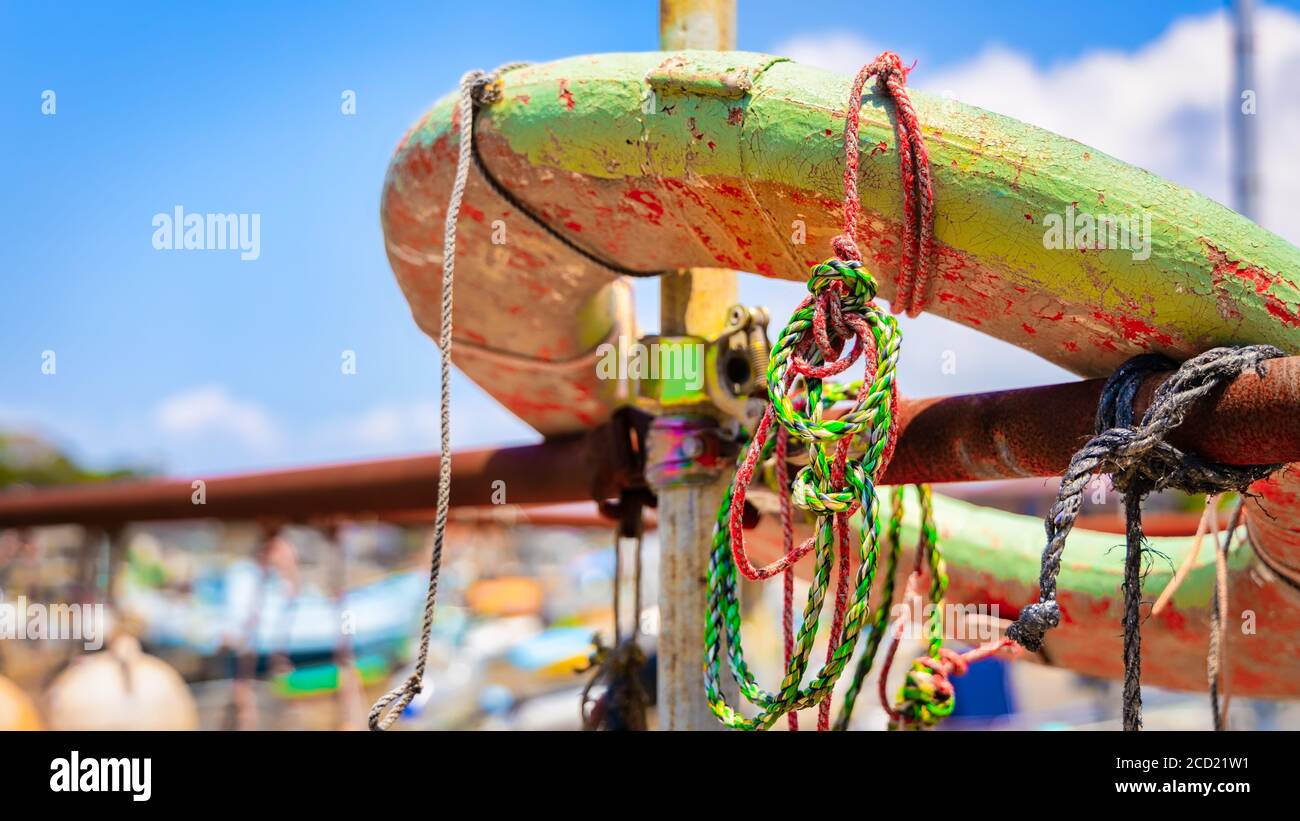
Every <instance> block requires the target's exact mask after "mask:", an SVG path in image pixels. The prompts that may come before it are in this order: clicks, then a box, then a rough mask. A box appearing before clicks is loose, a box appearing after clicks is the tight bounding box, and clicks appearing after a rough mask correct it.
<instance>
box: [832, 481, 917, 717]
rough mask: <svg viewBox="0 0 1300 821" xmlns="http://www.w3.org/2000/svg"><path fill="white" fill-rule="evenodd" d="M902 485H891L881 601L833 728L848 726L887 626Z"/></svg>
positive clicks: (900, 529)
mask: <svg viewBox="0 0 1300 821" xmlns="http://www.w3.org/2000/svg"><path fill="white" fill-rule="evenodd" d="M906 489H907V488H906V487H905V486H903V485H896V486H895V487H894V493H893V498H892V500H891V502H892V503H891V505H890V511H889V530H888V531H887V532H886V534H885V544H886V545H888V548H889V552H888V553H887V555H886V556H885V559H886V565H885V582H884V588H883V589H882V590H881V595H880V604H878V605H876V611H875V612H874V613H873V614H872V616H871V630H870V632H868V633H867V643H866V646H864V647H863V649H862V655H861V656H859V657H858V664H857V667H855V668H854V670H853V680H852V681H850V682H849V686H848V689H847V690H845V692H844V706H843V707H842V708H841V709H840V713H839V715H838V716H836V718H835V726H834V729H836V730H845V729H848V726H849V719H850V718H852V717H853V707H854V705H855V704H856V703H857V700H858V693H859V692H861V691H862V683H863V682H864V681H865V680H866V678H867V673H869V672H871V667H872V665H874V664H875V662H876V653H877V651H879V650H880V641H881V639H883V638H884V636H885V630H886V629H887V628H888V627H889V610H890V608H891V607H892V605H893V603H894V588H895V586H896V580H897V578H898V556H899V553H900V552H901V551H902V543H903V493H904V491H906Z"/></svg>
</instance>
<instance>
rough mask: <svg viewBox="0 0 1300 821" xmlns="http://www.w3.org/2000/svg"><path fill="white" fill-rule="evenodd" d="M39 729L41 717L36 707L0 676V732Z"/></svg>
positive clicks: (25, 695) (19, 690) (15, 686)
mask: <svg viewBox="0 0 1300 821" xmlns="http://www.w3.org/2000/svg"><path fill="white" fill-rule="evenodd" d="M39 729H41V717H40V714H39V713H37V712H36V705H35V704H33V703H32V700H31V699H30V698H28V697H27V694H26V693H24V692H23V691H22V690H21V689H20V688H19V687H18V685H17V684H14V683H13V682H12V681H10V680H9V679H7V678H5V677H4V676H0V731H9V730H39Z"/></svg>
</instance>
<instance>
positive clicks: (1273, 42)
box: [774, 7, 1300, 242]
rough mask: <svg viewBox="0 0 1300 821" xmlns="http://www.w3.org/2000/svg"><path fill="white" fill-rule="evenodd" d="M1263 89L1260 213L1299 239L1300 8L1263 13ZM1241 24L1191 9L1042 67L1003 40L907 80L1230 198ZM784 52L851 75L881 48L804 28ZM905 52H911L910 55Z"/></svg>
mask: <svg viewBox="0 0 1300 821" xmlns="http://www.w3.org/2000/svg"><path fill="white" fill-rule="evenodd" d="M1255 26H1256V70H1255V73H1256V86H1257V88H1256V89H1254V90H1255V91H1256V97H1257V101H1258V114H1257V115H1256V117H1257V118H1258V119H1257V121H1256V122H1257V126H1256V130H1257V133H1258V137H1259V169H1260V172H1261V214H1260V222H1261V224H1262V225H1264V226H1266V227H1268V228H1270V229H1271V230H1273V231H1274V232H1276V233H1278V234H1280V235H1281V236H1283V237H1286V238H1287V239H1289V240H1290V241H1292V242H1298V241H1300V209H1296V208H1294V207H1293V205H1292V203H1294V202H1296V201H1297V198H1300V152H1296V151H1295V150H1294V143H1295V136H1294V135H1295V134H1296V133H1298V132H1300V96H1297V95H1295V94H1294V93H1293V92H1292V90H1291V87H1292V85H1293V83H1294V79H1295V77H1297V76H1300V16H1298V15H1296V14H1295V13H1293V12H1290V11H1287V10H1284V9H1278V8H1273V7H1263V8H1260V9H1259V11H1258V12H1257V14H1256V20H1255ZM1230 44H1231V28H1230V25H1229V21H1228V17H1227V15H1226V14H1225V13H1224V12H1222V11H1217V12H1214V13H1211V14H1206V15H1201V16H1195V17H1184V18H1181V19H1179V20H1177V21H1175V22H1174V23H1173V24H1172V25H1170V27H1169V28H1168V29H1166V30H1165V31H1164V32H1163V33H1162V34H1161V35H1160V36H1159V37H1157V38H1156V39H1155V40H1152V41H1151V42H1149V43H1147V44H1146V45H1144V46H1142V47H1140V48H1138V49H1137V50H1135V51H1131V52H1121V51H1093V52H1089V53H1086V54H1083V55H1081V56H1079V57H1077V58H1074V59H1071V60H1066V61H1062V62H1058V63H1055V64H1053V65H1051V66H1047V67H1041V66H1037V65H1035V64H1034V62H1033V60H1031V59H1030V58H1029V57H1028V56H1026V55H1024V54H1022V53H1020V52H1017V51H1014V50H1012V49H1009V48H1007V47H1005V46H998V45H993V46H989V47H987V48H986V49H985V50H984V51H983V52H981V53H980V54H979V55H978V56H976V57H975V58H974V59H972V60H970V61H967V62H964V63H961V64H959V65H956V66H952V67H950V68H948V69H945V70H942V71H937V72H934V71H917V72H916V73H915V74H913V75H912V76H911V77H910V78H909V80H910V82H912V83H913V84H915V85H917V86H918V87H920V88H923V89H925V90H927V91H931V92H934V93H939V94H949V93H950V94H953V95H954V96H955V97H956V98H957V99H958V100H960V101H962V102H964V103H969V104H971V105H976V106H980V107H981V108H987V109H989V110H991V111H996V112H998V113H1000V114H1006V115H1008V116H1011V117H1015V118H1017V119H1020V120H1024V121H1025V122H1029V123H1033V124H1034V125H1037V126H1040V127H1042V128H1046V129H1048V130H1050V131H1054V132H1056V133H1058V134H1063V135H1065V136H1067V137H1070V138H1072V139H1076V140H1079V141H1080V142H1083V143H1086V144H1088V145H1090V146H1092V147H1094V148H1097V149H1099V150H1101V151H1104V152H1106V153H1108V154H1111V155H1113V156H1115V157H1118V158H1119V159H1121V160H1124V161H1125V162H1129V163H1132V164H1134V165H1137V166H1140V167H1142V168H1146V169H1148V170H1150V171H1153V172H1155V173H1156V174H1159V175H1161V176H1163V177H1166V178H1168V179H1170V180H1173V181H1174V182H1177V183H1180V184H1182V185H1185V186H1187V187H1189V188H1192V189H1194V190H1196V191H1199V192H1200V193H1202V194H1205V195H1207V196H1210V197H1214V198H1215V199H1217V200H1219V201H1220V202H1227V201H1228V200H1229V199H1230V197H1229V155H1228V152H1229V141H1228V140H1229V135H1228V114H1229V110H1230V107H1231V106H1233V105H1236V104H1237V101H1236V96H1237V95H1236V93H1235V92H1234V91H1233V90H1232V88H1231V86H1232V82H1233V71H1232V56H1231V50H1230ZM774 51H775V52H776V53H777V54H782V55H786V56H789V57H792V58H794V59H796V60H799V61H801V62H807V63H809V64H812V65H819V66H822V67H824V68H827V69H831V70H834V71H840V72H843V73H852V72H854V71H856V69H857V68H858V67H859V66H860V65H861V64H862V63H863V62H865V61H867V60H870V59H871V58H872V57H874V56H875V55H876V54H877V53H878V52H879V49H878V48H876V47H874V46H872V44H870V43H868V42H866V41H865V40H863V39H861V38H860V37H858V36H856V35H854V34H849V33H842V32H832V33H829V34H826V35H822V36H816V37H814V36H811V35H806V34H803V35H796V36H793V37H791V38H790V39H788V40H787V41H785V42H784V43H782V44H781V45H779V46H777V48H776V49H774ZM904 57H905V58H906V55H904Z"/></svg>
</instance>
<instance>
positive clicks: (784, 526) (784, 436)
mask: <svg viewBox="0 0 1300 821" xmlns="http://www.w3.org/2000/svg"><path fill="white" fill-rule="evenodd" d="M789 450H790V435H789V434H788V433H787V432H786V431H784V430H778V431H777V432H776V485H777V487H778V488H781V492H779V493H777V496H778V498H780V500H781V552H782V553H784V554H787V555H788V554H789V553H790V551H791V550H793V549H794V505H793V504H791V502H790V493H789V491H787V490H785V489H786V488H788V487H790V465H789V464H788V463H787V461H786V457H787V456H788V454H789ZM781 582H782V590H781V629H782V631H783V632H784V634H785V666H786V669H789V667H790V658H791V657H792V656H793V655H794V565H790V566H789V567H787V568H786V569H785V574H784V575H783V577H782V580H781ZM785 719H786V724H787V726H789V728H790V731H791V732H798V730H799V712H798V711H797V710H791V711H790V712H788V713H786V716H785Z"/></svg>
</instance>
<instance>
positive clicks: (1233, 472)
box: [1007, 345, 1283, 730]
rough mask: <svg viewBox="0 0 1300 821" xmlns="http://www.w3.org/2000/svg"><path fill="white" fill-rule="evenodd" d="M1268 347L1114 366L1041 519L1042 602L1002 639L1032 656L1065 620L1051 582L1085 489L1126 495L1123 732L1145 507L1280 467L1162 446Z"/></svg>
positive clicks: (1241, 483)
mask: <svg viewBox="0 0 1300 821" xmlns="http://www.w3.org/2000/svg"><path fill="white" fill-rule="evenodd" d="M1282 355H1283V353H1282V351H1280V350H1278V349H1277V348H1275V347H1273V346H1271V345H1250V346H1246V347H1241V348H1214V349H1212V350H1209V351H1206V352H1205V353H1203V354H1200V355H1198V356H1195V357H1193V358H1191V359H1189V360H1187V361H1186V362H1184V363H1183V364H1182V365H1181V366H1179V365H1177V363H1175V362H1173V361H1172V360H1170V359H1168V358H1167V357H1164V356H1161V355H1157V354H1144V355H1141V356H1137V357H1134V358H1133V359H1130V360H1129V361H1128V362H1125V363H1124V364H1123V365H1121V366H1120V368H1119V370H1117V371H1116V372H1115V373H1114V374H1113V375H1112V376H1111V377H1110V379H1109V380H1107V382H1106V385H1105V388H1104V389H1103V390H1102V399H1101V403H1100V405H1099V407H1098V408H1097V422H1096V430H1097V434H1096V435H1095V436H1094V437H1093V438H1092V439H1090V440H1089V441H1088V443H1087V444H1086V445H1084V446H1083V447H1082V448H1081V449H1080V450H1079V451H1078V452H1077V453H1075V455H1074V457H1073V458H1072V459H1071V460H1070V465H1069V467H1068V468H1067V469H1066V471H1065V475H1064V476H1063V477H1062V479H1061V488H1060V491H1059V493H1058V494H1057V498H1056V503H1055V504H1054V505H1053V506H1052V509H1051V510H1050V511H1049V512H1048V514H1047V518H1046V521H1045V528H1046V531H1047V546H1046V548H1044V550H1043V559H1042V568H1041V572H1040V575H1039V599H1038V601H1037V602H1036V603H1034V604H1031V605H1029V606H1028V607H1026V608H1025V609H1024V610H1022V611H1021V613H1020V618H1019V619H1017V620H1016V622H1015V624H1013V625H1012V626H1011V627H1010V628H1009V629H1008V630H1007V636H1008V637H1009V638H1011V639H1013V640H1014V641H1016V642H1018V643H1019V644H1021V645H1022V646H1023V647H1024V648H1025V649H1027V650H1031V651H1038V650H1040V649H1041V648H1042V646H1043V637H1044V635H1045V634H1046V633H1047V631H1048V630H1050V629H1052V628H1054V627H1056V626H1058V625H1059V624H1060V622H1061V611H1060V608H1059V606H1058V605H1057V601H1056V579H1057V576H1058V575H1059V574H1060V572H1061V556H1062V554H1063V553H1064V551H1065V540H1066V537H1067V536H1069V533H1070V529H1071V528H1072V527H1073V526H1074V521H1075V519H1076V518H1077V517H1078V515H1079V509H1080V506H1081V503H1082V497H1083V490H1084V488H1085V486H1086V485H1087V484H1088V482H1089V481H1090V480H1091V478H1092V476H1093V474H1095V473H1108V474H1110V475H1111V477H1112V483H1113V484H1114V487H1115V489H1116V490H1118V491H1119V492H1120V493H1122V494H1123V496H1124V510H1125V518H1126V528H1125V530H1126V551H1125V561H1124V728H1125V729H1126V730H1138V729H1141V726H1142V691H1141V684H1140V678H1141V665H1142V660H1141V635H1140V631H1139V628H1140V613H1139V608H1140V605H1141V586H1142V568H1141V561H1142V552H1143V550H1144V548H1143V541H1144V537H1143V533H1142V500H1143V499H1144V498H1145V497H1146V496H1147V494H1149V493H1152V492H1155V491H1161V490H1164V489H1166V488H1174V489H1177V490H1182V491H1185V492H1187V493H1221V492H1224V491H1229V490H1231V491H1238V492H1244V491H1245V490H1246V488H1247V487H1249V486H1250V484H1251V483H1253V482H1255V481H1258V480H1260V479H1263V478H1265V477H1267V476H1268V475H1270V474H1272V473H1273V472H1275V471H1277V470H1279V469H1280V468H1281V467H1283V466H1282V465H1252V466H1237V465H1225V464H1220V463H1217V462H1211V461H1208V460H1206V459H1203V458H1201V457H1199V456H1197V455H1196V454H1192V453H1185V452H1183V451H1181V450H1179V449H1178V448H1176V447H1174V446H1173V445H1171V444H1169V442H1167V441H1166V437H1167V436H1168V435H1169V433H1170V431H1172V430H1173V429H1174V428H1177V427H1178V426H1179V425H1181V424H1182V423H1183V421H1184V420H1185V419H1186V417H1187V413H1188V412H1189V411H1190V410H1191V409H1192V408H1193V407H1195V405H1196V403H1197V402H1199V401H1200V400H1202V399H1203V398H1204V397H1205V396H1206V395H1208V394H1209V393H1210V392H1211V391H1212V390H1214V389H1215V388H1216V387H1218V386H1219V385H1221V384H1223V383H1225V382H1227V381H1229V380H1231V379H1233V378H1235V377H1236V376H1238V375H1239V374H1241V373H1244V372H1245V371H1248V370H1253V371H1255V372H1256V373H1258V374H1259V375H1260V376H1263V375H1264V373H1265V366H1264V362H1265V361H1267V360H1269V359H1274V358H1276V357H1280V356H1282ZM1173 368H1177V370H1176V371H1175V373H1174V374H1173V375H1172V376H1170V377H1169V378H1168V379H1166V380H1165V381H1164V383H1162V384H1161V385H1160V387H1159V389H1157V390H1156V393H1155V396H1154V397H1153V398H1152V400H1151V406H1150V407H1149V408H1148V409H1147V412H1146V414H1145V415H1144V416H1143V417H1142V421H1141V423H1140V424H1137V425H1134V424H1133V401H1134V399H1135V398H1136V396H1137V393H1138V390H1139V388H1140V387H1141V385H1142V382H1143V380H1144V379H1145V378H1146V377H1147V376H1148V375H1150V374H1151V373H1154V372H1156V371H1164V370H1171V369H1173Z"/></svg>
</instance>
